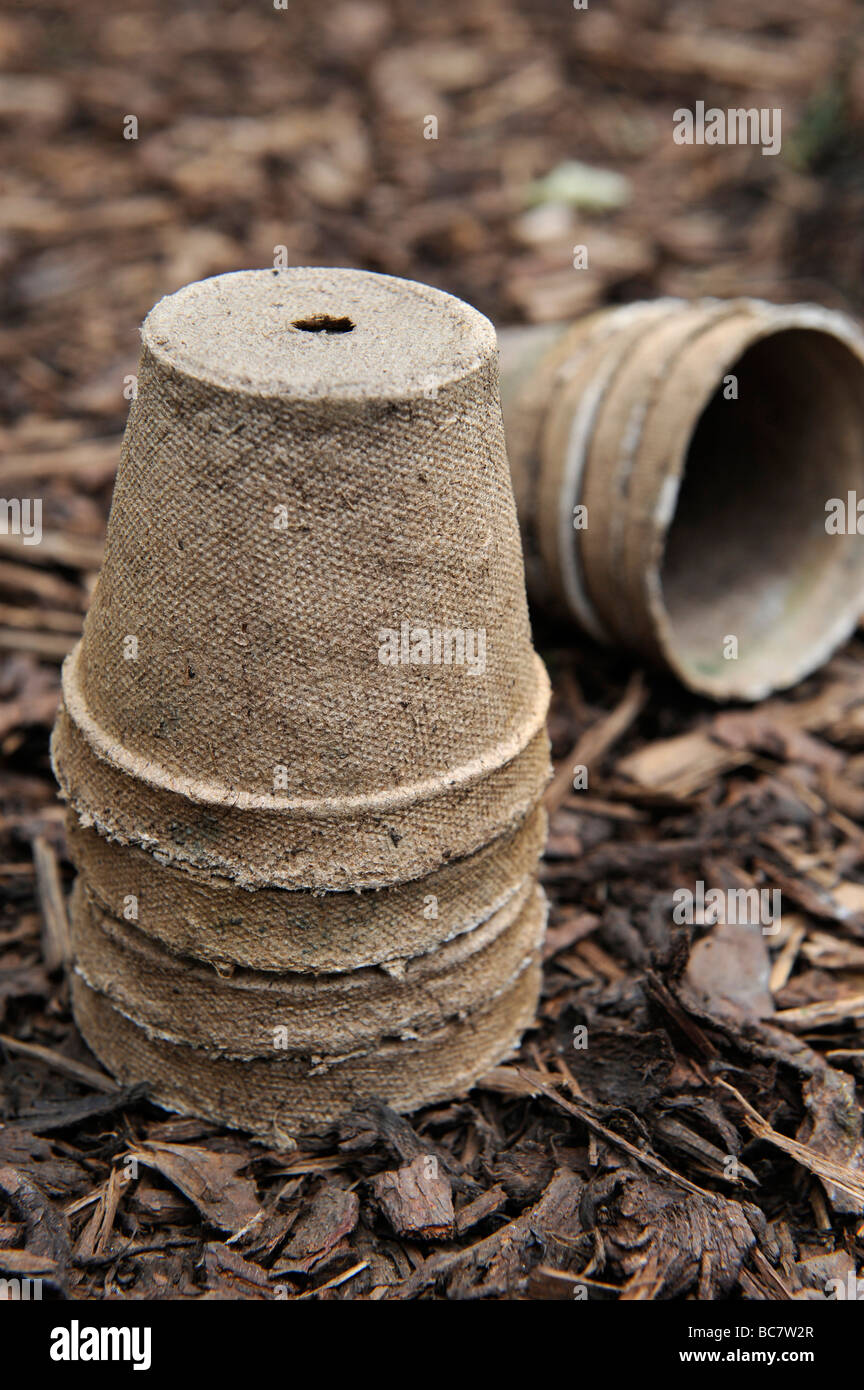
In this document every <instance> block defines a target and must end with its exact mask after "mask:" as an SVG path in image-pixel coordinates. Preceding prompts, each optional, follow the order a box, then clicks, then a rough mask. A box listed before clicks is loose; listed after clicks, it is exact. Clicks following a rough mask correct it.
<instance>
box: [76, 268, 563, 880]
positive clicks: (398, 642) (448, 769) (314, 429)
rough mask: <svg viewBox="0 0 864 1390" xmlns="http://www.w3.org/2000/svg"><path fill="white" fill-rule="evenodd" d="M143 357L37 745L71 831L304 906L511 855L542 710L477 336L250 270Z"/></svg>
mask: <svg viewBox="0 0 864 1390" xmlns="http://www.w3.org/2000/svg"><path fill="white" fill-rule="evenodd" d="M142 337H143V346H142V353H141V360H140V366H139V374H138V395H137V399H136V401H135V403H134V405H133V408H132V412H131V414H130V419H129V424H128V427H127V431H126V436H125V441H124V446H123V452H122V456H121V461H120V467H119V470H118V474H117V482H116V486H115V491H114V500H113V504H112V510H111V518H110V522H109V527H108V538H107V545H106V552H105V561H104V565H103V569H102V572H101V575H100V578H99V583H98V585H97V588H96V592H95V594H94V597H93V602H92V604H91V608H90V612H89V613H88V616H87V620H86V623H85V627H84V633H83V636H82V639H81V642H80V644H79V645H78V647H77V648H76V650H75V651H74V652H73V654H72V655H71V656H70V657H69V659H68V660H67V662H66V664H65V667H64V673H63V695H64V709H63V711H62V713H61V717H60V719H59V721H58V725H57V729H56V732H55V736H54V745H53V747H54V762H55V768H56V771H57V775H58V779H59V781H60V784H61V788H62V790H63V793H64V795H65V796H66V798H67V799H68V800H69V802H70V803H71V805H72V806H73V807H74V809H75V812H76V814H77V815H78V818H79V819H80V820H81V821H82V823H83V824H85V825H88V824H89V825H93V826H95V827H96V828H97V829H98V830H100V831H101V832H102V833H104V834H106V835H109V836H111V837H113V838H115V839H117V840H120V841H122V842H125V843H128V844H134V845H138V846H141V847H143V848H146V849H148V850H150V851H151V852H158V853H160V854H161V855H163V856H164V857H167V858H168V859H170V860H172V861H175V862H178V863H183V864H188V865H190V866H192V867H194V868H197V869H199V870H204V871H206V872H212V873H214V874H217V875H221V876H224V877H229V878H233V879H235V880H236V881H237V882H238V883H242V884H244V885H247V886H254V887H265V886H274V885H275V886H280V887H284V888H301V889H307V888H311V889H345V888H352V887H357V888H363V887H378V886H384V885H387V884H391V883H397V882H402V881H405V880H406V879H410V878H418V877H421V876H422V875H423V874H426V873H429V872H431V871H433V870H434V869H437V868H438V867H440V865H441V864H442V863H443V862H445V861H446V860H447V859H448V858H458V857H461V856H464V855H467V854H471V853H473V852H474V851H476V850H478V849H479V848H481V847H482V846H483V845H484V844H487V843H488V842H489V841H490V840H492V839H494V838H495V837H496V836H498V835H501V834H504V833H506V832H507V831H508V830H511V829H513V828H515V826H516V825H517V824H518V823H519V822H520V821H521V820H522V819H523V818H524V817H525V815H526V814H527V812H528V811H529V810H530V808H531V807H532V806H533V805H534V804H536V802H537V799H538V797H539V795H540V793H541V791H542V788H543V785H544V783H545V780H546V778H547V776H548V745H547V743H546V735H545V730H544V721H545V714H546V708H547V704H548V697H549V685H548V678H547V676H546V673H545V671H544V669H543V666H542V663H541V662H540V660H539V658H538V657H537V656H536V655H535V653H534V651H533V649H532V646H531V635H530V629H529V625H528V614H527V607H526V601H525V590H524V576H523V567H522V556H521V548H520V543H519V532H518V527H517V523H516V514H515V508H514V503H513V495H512V490H511V485H510V477H509V471H508V467H507V460H506V456H505V451H504V437H503V429H502V423H501V411H500V403H499V397H498V366H497V348H496V340H495V334H494V331H493V329H492V326H491V324H490V323H489V322H488V320H487V319H485V318H484V317H483V316H482V315H481V314H479V313H477V311H476V310H474V309H472V308H470V306H468V305H466V304H464V303H462V302H461V301H460V300H457V299H454V298H453V297H452V296H450V295H447V294H443V293H442V292H440V291H438V290H434V289H431V288H429V287H428V286H425V285H418V284H415V283H413V282H410V281H404V280H396V279H393V278H392V277H389V276H381V275H373V274H369V273H367V272H362V271H353V270H334V269H314V268H312V269H304V268H301V269H294V270H285V271H269V270H268V271H265V270H259V271H242V272H237V273H234V274H231V275H223V276H218V277H216V278H214V279H212V280H206V281H203V282H200V283H198V284H194V285H189V286H187V287H186V288H185V289H183V290H180V291H178V293H177V294H174V295H171V296H170V297H168V298H167V299H164V300H162V301H161V302H160V303H159V304H157V306H156V307H155V309H154V310H153V311H152V312H151V314H150V315H149V316H148V318H147V320H146V322H145V324H144V328H143V332H142ZM436 633H437V638H436ZM481 634H482V636H481Z"/></svg>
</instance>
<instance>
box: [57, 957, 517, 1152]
mask: <svg viewBox="0 0 864 1390" xmlns="http://www.w3.org/2000/svg"><path fill="white" fill-rule="evenodd" d="M539 990H540V967H539V964H536V963H532V964H530V965H528V966H527V968H526V969H525V970H524V971H523V972H522V974H521V975H520V976H519V977H518V978H517V979H516V980H515V981H514V983H513V985H512V986H511V988H510V989H509V990H507V991H505V993H503V994H501V995H499V996H498V998H497V999H495V1000H493V1001H492V1002H491V1003H490V1004H489V1005H487V1006H486V1007H484V1008H481V1009H479V1010H477V1011H476V1012H475V1013H473V1014H470V1015H469V1016H468V1017H466V1018H465V1019H462V1020H459V1021H457V1022H453V1023H449V1024H447V1025H446V1026H445V1027H444V1028H442V1029H441V1030H440V1032H439V1033H437V1034H435V1035H431V1036H428V1037H424V1038H422V1039H416V1040H413V1039H406V1040H403V1041H400V1042H392V1043H386V1044H384V1045H383V1046H382V1047H381V1048H380V1049H378V1050H377V1051H375V1052H372V1053H364V1054H363V1055H362V1056H360V1057H350V1056H345V1057H342V1058H341V1059H338V1060H334V1059H333V1058H324V1057H320V1056H317V1057H299V1056H292V1055H291V1054H289V1053H284V1052H274V1055H273V1056H272V1057H268V1058H255V1059H253V1060H251V1061H246V1062H242V1061H239V1062H238V1061H236V1060H231V1059H227V1058H224V1057H219V1056H218V1054H213V1053H208V1052H205V1051H204V1050H203V1049H199V1048H192V1047H184V1046H181V1045H179V1044H172V1043H166V1042H162V1041H160V1040H158V1039H156V1038H154V1037H151V1036H150V1035H149V1034H148V1033H147V1031H146V1030H145V1029H144V1028H141V1027H139V1026H138V1025H137V1024H135V1023H132V1022H130V1020H129V1019H127V1018H125V1017H124V1016H123V1015H122V1014H121V1013H119V1012H118V1011H117V1010H116V1009H115V1008H113V1007H112V1005H111V1004H110V1002H109V1001H108V999H107V998H106V997H105V995H103V994H99V993H97V992H96V991H95V990H92V989H90V987H89V986H88V985H87V984H85V982H84V981H83V980H82V979H81V978H80V976H78V975H73V976H72V1003H73V1009H74V1013H75V1018H76V1021H77V1024H78V1027H79V1029H80V1030H81V1033H82V1035H83V1037H84V1039H85V1041H86V1042H87V1043H88V1045H89V1046H90V1047H91V1048H92V1050H93V1052H94V1053H95V1054H96V1056H97V1057H99V1058H100V1059H101V1061H102V1062H103V1063H104V1064H105V1066H107V1067H108V1068H109V1070H110V1071H112V1072H113V1073H114V1075H115V1076H117V1077H118V1079H119V1080H120V1081H121V1082H123V1083H124V1084H130V1083H133V1082H140V1081H143V1082H146V1084H147V1087H148V1093H149V1095H150V1097H151V1098H152V1099H153V1100H154V1101H156V1102H157V1103H158V1104H160V1105H163V1106H165V1107H166V1108H167V1109H169V1110H175V1111H179V1112H180V1113H181V1114H190V1115H201V1116H204V1117H205V1118H207V1119H212V1120H215V1121H217V1122H218V1123H221V1124H228V1125H233V1126H235V1127H237V1128H240V1129H248V1130H251V1131H252V1132H253V1133H257V1134H262V1135H264V1136H266V1137H267V1138H269V1139H271V1140H274V1141H276V1142H279V1141H280V1140H284V1139H285V1138H287V1137H294V1136H295V1135H302V1134H304V1133H308V1132H309V1131H311V1130H314V1129H317V1128H318V1127H319V1126H321V1125H324V1124H327V1123H329V1122H330V1121H331V1120H334V1119H336V1118H337V1117H338V1116H339V1115H342V1114H345V1113H347V1112H348V1111H349V1110H351V1109H352V1108H353V1107H354V1106H355V1105H356V1104H357V1103H358V1102H360V1101H363V1100H366V1099H371V1098H372V1097H375V1096H377V1097H380V1098H381V1099H383V1100H385V1101H386V1102H387V1103H388V1104H389V1105H391V1106H392V1107H393V1108H394V1109H395V1110H399V1111H407V1110H412V1109H415V1108H416V1107H418V1106H421V1105H427V1104H431V1103H433V1102H435V1101H439V1100H444V1099H447V1098H449V1097H451V1096H454V1095H458V1094H460V1093H461V1092H464V1091H466V1090H468V1088H469V1087H470V1086H471V1085H472V1083H473V1082H474V1081H476V1080H477V1079H478V1078H479V1077H480V1076H482V1075H483V1074H484V1072H486V1071H488V1070H489V1069H490V1068H491V1067H493V1066H495V1065H497V1064H498V1063H499V1062H501V1061H503V1060H504V1058H505V1057H506V1056H507V1055H508V1054H509V1053H510V1052H511V1050H512V1049H513V1048H514V1047H515V1046H516V1045H517V1043H518V1042H519V1039H520V1038H521V1035H522V1033H523V1032H524V1030H525V1029H526V1028H528V1027H530V1025H531V1023H532V1022H533V1019H534V1012H535V1009H536V1006H537V998H538V994H539Z"/></svg>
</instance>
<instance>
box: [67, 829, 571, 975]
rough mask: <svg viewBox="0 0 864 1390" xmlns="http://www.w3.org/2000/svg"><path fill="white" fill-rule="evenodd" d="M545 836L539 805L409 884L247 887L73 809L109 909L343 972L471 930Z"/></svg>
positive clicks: (183, 948) (191, 937)
mask: <svg viewBox="0 0 864 1390" xmlns="http://www.w3.org/2000/svg"><path fill="white" fill-rule="evenodd" d="M545 837H546V816H545V813H544V811H543V809H542V807H538V808H536V809H535V810H534V811H532V813H531V814H530V816H529V817H528V819H527V820H526V821H524V822H523V824H522V825H521V826H519V828H518V829H517V830H516V831H515V832H513V833H512V834H510V835H505V836H500V837H499V838H498V839H496V840H493V842H492V843H491V844H490V845H488V846H486V847H485V848H484V849H482V850H479V851H478V852H477V853H476V854H474V855H471V856H469V857H468V858H467V859H459V860H456V861H454V862H453V863H450V864H446V865H444V866H443V867H442V868H440V869H438V870H437V871H436V872H435V873H433V874H430V875H427V876H426V877H425V878H422V879H414V880H412V881H411V882H410V883H404V884H396V885H394V886H393V887H392V888H381V889H379V890H377V891H368V892H365V893H356V892H349V893H326V894H325V893H317V894H315V893H304V892H293V893H292V892H287V891H285V890H284V889H271V888H261V889H259V890H258V891H257V892H251V891H249V890H248V889H243V888H237V887H236V886H235V885H234V884H232V883H230V882H229V881H227V880H225V879H214V878H212V877H207V876H204V875H202V874H199V873H195V872H194V871H191V870H188V869H178V868H175V867H171V866H169V865H164V864H162V863H160V862H159V861H158V860H157V859H155V858H154V857H153V855H150V854H147V853H146V852H144V851H142V850H139V849H134V848H129V847H127V846H124V845H119V844H115V843H113V842H112V841H110V840H105V839H103V838H102V836H100V835H98V834H97V833H96V832H95V831H93V830H84V829H82V827H81V826H79V825H78V823H77V821H76V820H75V819H74V817H73V816H71V815H69V816H67V824H66V838H67V843H68V845H69V852H70V855H71V857H72V860H73V862H74V863H75V866H76V868H77V869H78V871H79V873H81V874H82V876H83V877H84V878H85V880H86V883H87V888H88V891H89V892H90V894H91V895H92V896H93V898H94V900H95V901H96V902H97V903H98V904H99V906H100V907H101V908H102V909H103V911H104V912H105V913H106V914H107V915H108V916H113V917H116V918H118V919H123V918H124V916H127V915H128V914H129V912H130V911H131V913H132V915H133V918H134V921H135V925H136V927H137V928H138V930H139V931H140V932H141V933H143V934H144V935H145V936H149V937H152V938H153V939H154V940H156V941H157V942H161V943H162V944H163V945H164V946H166V947H168V948H169V949H170V950H172V951H174V952H176V953H178V954H180V955H186V956H193V957H196V958H197V959H199V960H203V961H208V962H210V963H211V964H215V965H217V966H219V968H220V969H221V968H225V967H230V966H232V965H236V966H241V967H245V968H248V969H253V970H268V971H299V972H302V971H318V972H331V973H332V972H337V971H343V970H356V969H358V968H360V967H363V966H370V965H380V964H382V963H384V962H387V963H393V964H396V963H398V962H401V961H404V960H407V959H409V958H411V957H414V956H419V955H423V954H424V953H425V952H427V951H433V950H435V948H436V947H438V946H441V945H443V943H445V942H447V941H450V940H453V939H454V938H456V937H458V936H460V935H461V934H462V933H463V932H470V931H471V930H472V929H473V928H474V927H477V926H479V925H480V924H481V923H483V922H485V921H487V920H488V918H490V917H491V916H492V914H493V913H495V912H497V911H499V909H500V908H502V907H504V906H505V905H506V904H507V903H509V902H510V901H511V900H512V899H513V897H514V896H515V895H516V894H517V893H518V892H519V891H520V890H521V889H523V888H524V887H525V885H526V884H527V882H528V880H529V878H530V877H531V876H532V875H533V874H534V873H535V871H536V866H537V860H538V858H539V856H540V854H541V853H542V849H543V844H544V841H545Z"/></svg>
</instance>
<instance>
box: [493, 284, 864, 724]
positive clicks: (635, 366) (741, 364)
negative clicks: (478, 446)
mask: <svg viewBox="0 0 864 1390" xmlns="http://www.w3.org/2000/svg"><path fill="white" fill-rule="evenodd" d="M760 349H761V350H762V355H761V358H759V361H760V366H759V367H758V368H754V366H753V363H754V361H755V360H756V357H755V354H756V353H757V350H760ZM520 351H521V365H520V360H519V358H520ZM508 355H509V357H510V359H511V361H510V367H509V369H508V372H507V374H506V378H505V379H504V381H503V383H502V385H503V405H504V416H505V423H506V427H507V437H508V448H509V451H510V457H511V467H512V470H513V476H514V488H515V491H516V496H517V499H518V500H519V507H520V513H521V522H522V527H523V533H524V537H525V544H526V549H527V550H528V552H529V555H530V557H531V560H530V562H529V564H528V576H529V580H530V581H531V583H532V588H533V592H534V596H535V598H536V599H537V600H538V601H539V602H540V603H546V604H547V605H549V606H552V607H554V608H557V609H558V610H559V611H560V610H561V609H564V610H566V611H569V612H570V614H571V615H572V616H573V617H574V618H575V619H576V621H577V622H578V623H579V624H580V625H581V626H582V627H583V628H584V629H585V630H586V631H588V632H590V633H591V634H592V636H594V637H596V638H599V639H600V640H606V641H610V642H614V643H619V644H621V645H623V646H627V647H630V648H631V649H633V650H635V651H638V652H639V653H640V654H641V655H642V656H643V657H646V658H648V659H649V660H651V661H653V662H655V663H657V664H660V665H666V666H667V667H669V668H670V669H671V670H672V671H673V672H674V673H675V674H676V675H677V676H678V677H679V678H680V679H681V680H682V681H683V682H684V683H685V684H687V685H689V686H690V687H691V688H692V689H694V690H697V691H699V692H700V693H702V694H706V695H710V696H712V697H713V698H715V699H745V700H756V699H761V698H763V697H764V696H765V695H767V694H768V693H770V691H772V690H774V689H782V688H784V687H787V686H789V685H791V684H794V683H795V682H796V681H797V680H800V679H801V678H802V677H803V676H805V675H807V674H808V673H809V672H810V671H812V670H814V669H815V668H816V667H817V666H819V665H820V664H821V663H822V662H823V661H825V660H826V659H827V658H828V656H829V655H830V654H831V652H832V651H833V650H834V649H835V648H836V647H837V646H838V645H839V644H840V643H842V642H843V641H844V640H845V639H846V637H847V636H848V635H849V633H850V631H851V630H852V628H853V627H854V624H855V622H856V619H857V616H858V614H859V612H860V609H861V605H862V602H864V554H862V551H861V548H860V546H859V545H858V544H857V539H858V538H857V537H856V536H847V537H842V536H826V532H825V525H824V523H825V504H826V501H827V499H828V498H829V497H831V496H840V497H843V496H845V494H846V491H847V490H852V491H855V492H856V494H857V493H858V492H860V490H861V488H862V487H864V409H862V405H861V401H862V394H864V339H862V335H861V332H860V330H859V329H858V328H857V326H856V325H855V324H853V323H852V322H851V321H850V320H848V319H847V318H845V316H843V315H841V314H836V313H831V312H829V311H827V310H824V309H821V308H819V307H817V306H812V305H794V306H782V307H778V306H776V305H771V304H766V303H764V302H762V301H758V300H751V299H738V300H729V301H720V300H700V301H694V302H692V303H688V302H686V301H680V300H658V301H653V302H651V303H646V304H636V305H628V306H626V307H625V308H621V309H611V310H606V311H602V312H600V313H598V314H594V315H592V316H591V317H590V318H587V319H585V320H584V321H583V322H582V323H580V324H577V325H575V326H574V327H573V328H571V329H570V330H568V331H566V332H564V333H562V334H561V335H560V336H559V337H558V338H557V339H556V340H555V342H554V343H553V345H552V346H551V347H547V348H546V350H545V352H543V351H541V352H540V353H539V354H538V353H537V351H536V350H534V349H532V347H531V342H530V340H527V341H526V346H525V347H524V349H520V337H519V336H518V334H517V336H515V337H514V343H513V348H512V351H511V352H509V354H508ZM748 363H749V364H750V365H749V366H748V365H747V364H748ZM739 370H741V371H743V372H744V374H745V386H744V388H743V394H742V397H741V399H740V400H739V399H738V397H737V396H734V397H733V396H729V397H727V398H726V400H725V401H724V403H723V404H724V406H726V407H728V409H727V421H728V420H731V419H733V418H734V419H736V421H737V423H736V425H735V426H734V428H735V429H737V431H738V434H737V436H736V437H734V442H731V443H730V442H729V440H733V436H732V434H731V433H730V435H729V440H727V441H726V446H725V457H724V446H723V442H722V439H721V436H723V430H724V428H730V429H731V428H733V427H731V426H728V425H727V424H721V423H720V422H716V423H717V428H716V429H715V430H714V431H713V438H714V441H715V443H714V446H713V453H714V454H716V457H713V456H712V457H708V456H707V455H708V454H710V453H711V452H712V446H710V445H709V446H707V448H706V444H705V439H704V436H703V437H702V438H701V440H700V453H699V457H698V458H697V457H694V456H693V454H692V452H691V451H692V448H693V445H694V440H695V438H696V436H697V431H698V428H699V424H700V420H701V419H702V416H703V413H704V412H705V411H706V410H708V408H709V406H710V405H711V402H712V401H716V400H717V398H718V393H719V391H720V390H721V388H722V387H724V385H725V384H726V383H728V381H729V380H730V376H729V374H731V379H732V380H736V379H737V378H736V376H735V374H736V372H738V371H739ZM748 373H749V374H750V375H749V382H748V380H747V377H748ZM748 392H749V394H748ZM745 458H746V460H747V462H746V463H742V462H741V460H742V459H745ZM736 470H737V471H736ZM700 471H701V475H702V477H703V479H705V478H710V479H713V482H708V483H705V482H703V483H701V484H699V487H690V488H689V490H685V492H684V493H683V494H682V484H685V483H686V482H687V480H688V479H690V480H692V478H693V477H694V476H695V475H696V474H698V473H700ZM725 477H728V479H729V481H728V484H727V485H726V487H725V494H724V481H723V480H724V478H725ZM700 487H701V493H700V491H699V488H700ZM682 495H683V496H685V497H686V498H687V504H686V508H683V509H679V503H680V499H681V497H682ZM694 499H695V500H694ZM576 506H582V507H584V508H585V509H586V510H587V525H584V526H580V527H578V528H576V527H574V526H573V514H574V508H575V507H576ZM583 520H584V518H583ZM688 530H689V534H688ZM670 542H674V544H671V545H670ZM670 553H671V555H672V557H673V560H672V562H670V563H667V561H668V560H669V556H670ZM730 635H731V636H733V637H734V638H735V639H736V641H737V642H738V643H739V648H738V654H737V656H736V657H735V659H730V658H729V655H728V651H727V650H726V646H725V644H726V642H727V640H728V637H729V636H730Z"/></svg>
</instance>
